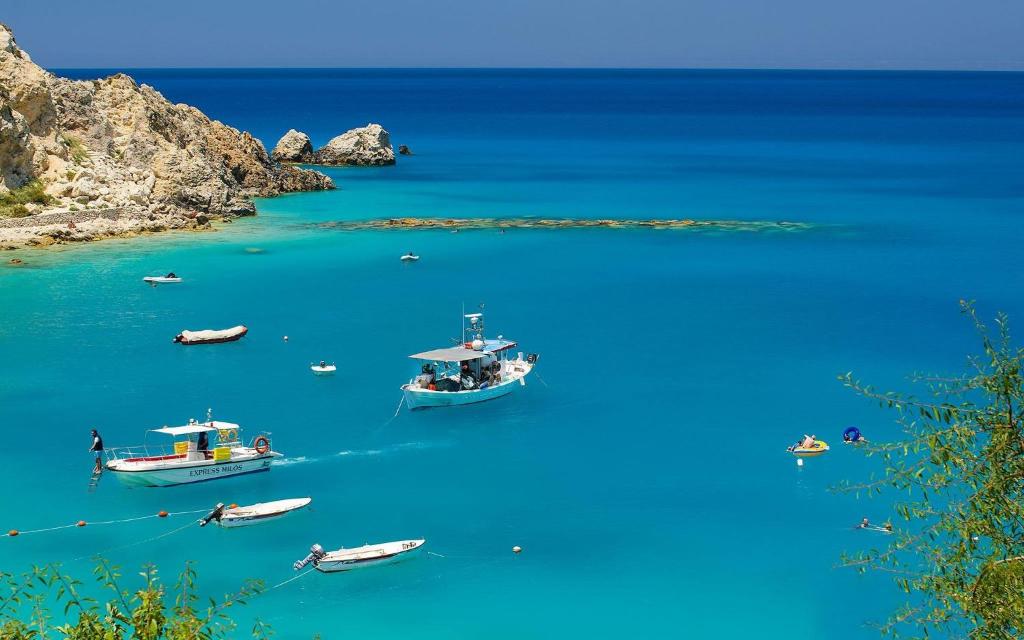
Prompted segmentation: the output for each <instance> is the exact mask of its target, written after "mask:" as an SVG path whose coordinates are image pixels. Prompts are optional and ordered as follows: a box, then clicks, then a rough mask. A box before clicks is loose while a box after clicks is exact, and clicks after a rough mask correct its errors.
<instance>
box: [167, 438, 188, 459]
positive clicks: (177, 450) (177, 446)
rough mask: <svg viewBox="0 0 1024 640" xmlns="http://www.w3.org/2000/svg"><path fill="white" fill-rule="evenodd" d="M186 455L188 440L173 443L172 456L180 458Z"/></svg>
mask: <svg viewBox="0 0 1024 640" xmlns="http://www.w3.org/2000/svg"><path fill="white" fill-rule="evenodd" d="M165 451H166V449H165ZM186 453H188V440H180V441H178V442H175V443H174V455H178V456H182V455H185V454H186Z"/></svg>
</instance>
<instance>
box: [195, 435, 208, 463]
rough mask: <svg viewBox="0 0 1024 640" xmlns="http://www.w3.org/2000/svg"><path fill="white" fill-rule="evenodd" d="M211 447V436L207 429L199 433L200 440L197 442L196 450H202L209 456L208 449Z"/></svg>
mask: <svg viewBox="0 0 1024 640" xmlns="http://www.w3.org/2000/svg"><path fill="white" fill-rule="evenodd" d="M209 448H210V436H208V435H206V432H205V431H201V432H200V433H199V442H197V443H196V450H197V451H199V452H201V453H202V454H203V455H204V456H206V457H207V458H209V457H210V456H209V455H207V451H208V450H209Z"/></svg>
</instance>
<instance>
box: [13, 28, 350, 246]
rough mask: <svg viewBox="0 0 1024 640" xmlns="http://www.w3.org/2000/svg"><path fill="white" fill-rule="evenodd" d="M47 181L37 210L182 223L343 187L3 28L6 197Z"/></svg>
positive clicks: (33, 208)
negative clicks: (32, 53) (54, 66)
mask: <svg viewBox="0 0 1024 640" xmlns="http://www.w3.org/2000/svg"><path fill="white" fill-rule="evenodd" d="M36 180H38V181H41V183H42V184H43V185H44V189H45V193H46V194H48V195H49V202H47V203H45V204H42V203H40V204H35V205H31V204H30V205H26V207H27V208H28V212H29V213H38V212H40V211H42V210H44V209H45V210H47V211H50V210H65V211H76V210H83V209H90V210H91V209H106V210H117V211H126V212H130V213H132V214H133V215H132V219H138V220H142V221H148V222H150V223H154V224H152V225H150V226H153V227H158V228H171V229H174V228H188V227H193V226H197V225H198V224H199V223H197V219H202V218H204V217H207V218H208V217H214V218H230V217H234V216H242V215H252V214H254V213H255V207H254V206H253V204H252V202H251V200H250V199H251V198H252V197H257V196H260V197H262V196H273V195H276V194H279V193H284V192H288V191H309V190H321V189H333V188H334V184H333V182H332V181H331V179H330V178H328V177H327V176H325V175H323V174H321V173H318V172H314V171H308V170H303V169H298V168H296V167H282V166H280V165H278V164H277V163H276V162H274V161H273V160H272V159H271V157H270V156H269V155H268V154H267V151H266V149H264V147H263V145H262V144H261V143H260V142H259V141H258V140H256V139H255V138H253V137H252V136H251V135H250V134H248V133H246V132H243V131H239V130H237V129H234V128H232V127H229V126H227V125H225V124H223V123H221V122H218V121H216V120H210V119H209V118H208V117H206V116H205V115H204V114H203V113H202V112H201V111H199V110H198V109H196V108H194V107H190V106H188V105H185V104H172V103H170V102H169V101H168V100H166V99H165V98H164V97H163V96H162V95H160V93H158V92H157V91H156V90H155V89H153V88H152V87H149V86H147V85H141V86H140V85H138V84H136V83H135V81H134V80H132V79H131V78H130V77H128V76H127V75H124V74H117V75H114V76H111V77H109V78H104V79H102V80H69V79H67V78H60V77H57V76H55V75H53V74H51V73H49V72H47V71H45V70H44V69H42V68H41V67H39V66H38V65H36V64H35V63H33V62H32V60H31V58H30V57H29V56H28V54H27V53H25V52H24V51H23V50H21V49H20V48H19V47H18V45H17V44H16V42H15V40H14V36H13V35H12V33H11V31H10V29H8V28H7V27H6V26H4V25H2V24H0V195H2V194H4V193H6V192H8V191H11V190H15V189H18V188H19V187H23V186H24V185H26V184H28V183H30V182H32V181H36ZM22 213H24V212H22ZM140 213H141V214H144V215H138V214H140ZM71 239H74V238H71Z"/></svg>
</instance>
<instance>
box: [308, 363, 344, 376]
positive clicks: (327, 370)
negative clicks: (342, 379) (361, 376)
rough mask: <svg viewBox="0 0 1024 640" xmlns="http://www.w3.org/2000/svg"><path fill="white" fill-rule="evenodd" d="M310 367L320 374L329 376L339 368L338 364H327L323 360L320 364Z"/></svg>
mask: <svg viewBox="0 0 1024 640" xmlns="http://www.w3.org/2000/svg"><path fill="white" fill-rule="evenodd" d="M309 368H310V370H312V371H313V373H315V374H316V375H318V376H327V375H330V374H332V373H334V372H335V371H337V370H338V367H337V366H336V365H333V364H327V363H326V362H324V361H323V360H321V361H320V364H314V365H312V366H310V367H309Z"/></svg>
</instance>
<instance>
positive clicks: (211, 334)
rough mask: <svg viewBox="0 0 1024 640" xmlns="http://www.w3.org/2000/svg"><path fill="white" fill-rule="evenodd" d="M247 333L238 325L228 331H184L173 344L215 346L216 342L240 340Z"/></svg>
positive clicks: (244, 328) (244, 327) (175, 337)
mask: <svg viewBox="0 0 1024 640" xmlns="http://www.w3.org/2000/svg"><path fill="white" fill-rule="evenodd" d="M247 333H249V329H248V328H247V327H246V326H245V325H241V324H240V325H238V326H237V327H231V328H230V329H203V330H201V331H189V330H187V329H186V330H185V331H182V332H181V333H179V334H178V335H176V336H174V342H177V343H178V344H185V345H190V344H217V343H218V342H234V341H235V340H241V339H242V337H243V336H244V335H245V334H247Z"/></svg>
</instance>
